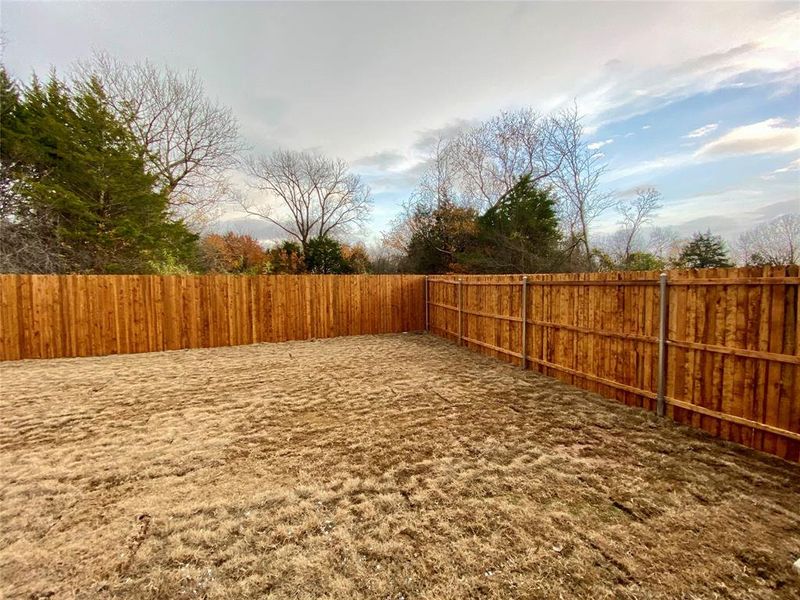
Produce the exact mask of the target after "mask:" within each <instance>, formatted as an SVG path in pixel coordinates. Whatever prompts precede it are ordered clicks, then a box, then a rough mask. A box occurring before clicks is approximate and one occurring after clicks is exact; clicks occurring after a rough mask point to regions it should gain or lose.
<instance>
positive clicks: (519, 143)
mask: <svg viewBox="0 0 800 600" xmlns="http://www.w3.org/2000/svg"><path fill="white" fill-rule="evenodd" d="M566 133H567V130H566V129H565V123H564V122H563V121H562V120H561V119H560V118H558V117H545V116H542V115H539V114H538V113H536V112H534V111H533V110H532V109H530V108H523V109H519V110H516V111H510V112H502V113H500V114H499V115H497V116H495V117H492V118H491V119H489V120H487V121H484V122H483V123H480V124H479V125H477V126H475V127H472V128H470V129H468V130H466V131H464V132H463V133H462V134H461V135H459V136H458V137H457V138H456V139H455V140H453V142H452V143H451V145H450V148H449V153H450V156H451V160H452V162H453V166H454V168H455V171H456V173H457V178H458V185H459V187H460V188H461V190H462V195H463V199H464V200H465V201H467V202H469V203H470V204H471V206H472V208H475V209H477V210H481V211H483V210H487V209H489V208H491V207H493V206H495V205H496V204H497V202H498V201H499V200H500V199H501V198H502V197H503V196H504V195H505V194H506V193H507V192H508V191H509V190H510V189H511V188H512V187H514V185H515V184H516V183H517V182H518V181H519V180H520V179H521V178H522V177H523V176H525V175H531V176H532V179H531V181H532V183H539V182H544V181H546V180H547V179H548V178H550V177H552V176H553V175H554V174H555V173H557V172H558V170H559V169H560V168H561V166H562V164H563V162H564V160H565V157H566V155H567V154H568V153H569V152H570V148H569V147H568V143H569V141H570V140H569V137H568V136H567V135H566Z"/></svg>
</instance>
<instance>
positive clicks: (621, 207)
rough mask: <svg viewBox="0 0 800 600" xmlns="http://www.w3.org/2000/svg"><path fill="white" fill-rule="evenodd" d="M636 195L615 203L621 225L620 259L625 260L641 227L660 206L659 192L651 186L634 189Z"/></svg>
mask: <svg viewBox="0 0 800 600" xmlns="http://www.w3.org/2000/svg"><path fill="white" fill-rule="evenodd" d="M635 193H636V196H634V197H633V198H629V199H624V200H621V201H620V203H619V204H618V205H617V210H618V211H619V214H620V221H619V224H620V225H621V226H622V230H621V231H622V241H623V245H622V248H621V250H622V252H621V257H620V258H621V260H622V262H625V261H626V260H627V259H628V257H629V256H630V255H631V252H633V250H634V244H635V243H636V241H637V238H638V236H639V234H640V233H641V230H642V227H643V226H645V225H647V224H648V223H650V222H651V221H652V220H653V217H655V216H656V211H657V210H658V209H659V208H661V192H659V191H658V190H657V189H655V188H653V187H641V188H637V189H636V190H635Z"/></svg>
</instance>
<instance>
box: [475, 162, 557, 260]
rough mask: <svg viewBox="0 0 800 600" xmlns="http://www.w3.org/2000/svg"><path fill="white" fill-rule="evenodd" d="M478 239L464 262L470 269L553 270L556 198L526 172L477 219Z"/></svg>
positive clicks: (555, 249)
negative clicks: (535, 182)
mask: <svg viewBox="0 0 800 600" xmlns="http://www.w3.org/2000/svg"><path fill="white" fill-rule="evenodd" d="M478 229H479V233H478V242H477V244H476V246H475V248H474V249H472V250H471V251H470V252H469V254H468V255H467V256H465V257H463V261H464V262H465V263H466V264H468V265H469V266H470V270H477V271H480V272H497V273H501V272H503V273H508V272H518V273H535V272H542V271H550V270H552V269H553V268H554V267H555V266H556V263H557V262H559V261H560V258H561V257H560V255H559V243H560V241H561V234H560V232H559V229H558V217H557V215H556V211H555V199H554V198H553V197H552V196H551V194H550V193H549V192H548V191H547V190H545V189H541V188H538V187H537V186H536V185H535V184H533V183H532V182H531V176H530V175H525V176H523V177H522V178H520V180H519V181H518V182H517V183H516V184H515V185H514V187H512V188H511V189H510V190H509V191H508V193H507V194H505V196H503V198H501V199H500V200H499V201H498V202H497V203H496V204H495V205H494V206H493V207H492V208H490V209H489V210H488V211H486V213H485V214H483V215H482V216H481V217H479V218H478Z"/></svg>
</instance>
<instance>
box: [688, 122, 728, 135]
mask: <svg viewBox="0 0 800 600" xmlns="http://www.w3.org/2000/svg"><path fill="white" fill-rule="evenodd" d="M717 127H719V123H709V124H708V125H703V126H702V127H698V128H697V129H695V130H693V131H690V132H689V133H687V134H686V135H685V136H683V137H685V138H700V137H703V136H706V135H708V134H709V133H711V132H712V131H714V130H715V129H716V128H717Z"/></svg>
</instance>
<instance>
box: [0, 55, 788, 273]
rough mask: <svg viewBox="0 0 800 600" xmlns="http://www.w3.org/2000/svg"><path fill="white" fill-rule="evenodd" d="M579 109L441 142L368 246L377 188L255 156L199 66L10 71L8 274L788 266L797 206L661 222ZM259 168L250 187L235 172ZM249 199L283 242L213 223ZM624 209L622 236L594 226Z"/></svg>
mask: <svg viewBox="0 0 800 600" xmlns="http://www.w3.org/2000/svg"><path fill="white" fill-rule="evenodd" d="M585 138H586V135H585V131H584V128H583V125H582V122H581V117H580V114H579V112H578V110H577V107H575V106H573V107H571V108H569V109H566V110H562V111H560V112H558V113H555V114H552V115H542V114H539V113H536V112H535V111H533V110H532V109H530V108H524V109H519V110H515V111H507V112H502V113H500V114H498V115H496V116H494V117H492V118H489V119H487V120H485V121H483V122H480V123H476V124H474V125H472V126H471V127H466V128H464V129H462V130H461V131H460V132H458V133H457V134H455V135H453V136H451V137H450V138H440V139H438V140H437V141H436V142H435V143H434V144H433V145H432V147H431V150H430V156H429V157H428V160H427V161H425V170H424V171H423V173H422V175H421V177H420V179H419V181H418V184H417V186H416V188H415V190H414V192H413V194H412V195H411V197H410V198H409V199H408V200H407V201H406V202H405V203H404V204H403V206H402V209H401V211H400V214H398V215H397V217H396V218H395V219H394V220H393V221H392V223H391V225H390V227H389V228H388V230H387V231H385V232H383V234H382V238H383V239H382V246H381V247H380V248H379V249H373V250H372V251H371V252H369V253H368V252H367V250H366V249H365V247H364V246H363V244H358V243H356V244H353V243H347V240H352V239H355V237H356V235H357V234H358V233H359V231H361V229H362V228H363V226H364V224H365V223H366V222H367V219H368V217H369V214H370V209H371V206H372V197H371V192H370V189H369V187H368V186H367V185H366V184H365V182H364V181H363V180H362V178H361V177H360V176H359V175H358V174H357V173H354V172H353V171H352V170H351V168H350V166H349V165H348V164H347V163H346V162H345V161H343V160H340V159H335V158H330V157H326V156H323V155H321V154H318V153H313V152H299V151H293V150H276V151H274V152H272V153H269V154H261V155H259V154H254V153H252V152H250V150H249V148H247V147H246V146H245V144H244V143H243V142H242V139H241V136H240V131H239V125H238V122H237V120H236V118H235V116H234V115H233V113H232V111H231V110H230V108H228V107H226V106H224V105H222V104H220V103H218V102H216V101H214V100H212V99H210V98H209V96H208V94H207V93H206V92H205V89H204V87H203V83H202V81H201V80H200V79H199V77H198V76H197V74H196V73H194V72H177V71H174V70H171V69H169V68H160V67H156V66H154V65H152V64H150V63H148V62H144V63H135V64H127V63H123V62H120V61H117V60H115V59H112V58H111V57H109V56H108V55H105V54H97V55H95V56H93V57H92V58H91V59H90V60H89V61H87V62H85V63H81V64H79V65H77V68H76V69H75V75H74V76H73V77H71V78H70V79H69V80H65V79H61V78H59V77H58V76H57V75H56V74H55V73H51V74H50V76H49V77H48V78H47V80H46V81H41V80H39V79H38V78H37V77H36V76H33V77H32V78H31V80H30V82H28V83H27V84H23V83H20V82H17V81H14V80H13V78H12V77H11V76H10V75H9V74H8V73H7V72H6V70H5V69H4V68H2V67H0V193H1V194H2V196H1V197H0V271H3V272H33V273H73V272H78V273H188V272H225V273H363V272H399V271H403V272H419V273H445V272H464V273H509V272H557V271H587V270H589V271H596V270H644V269H647V270H649V269H662V268H665V267H697V268H700V267H714V266H730V265H732V264H733V263H734V260H735V261H736V262H738V263H740V264H770V265H774V264H790V263H797V262H798V260H800V257H798V254H799V253H800V250H798V248H800V242H798V238H799V237H800V217H798V215H796V214H794V215H791V214H790V215H784V216H782V217H780V218H778V219H776V220H774V221H772V222H770V223H767V224H764V225H760V226H758V227H757V228H755V229H753V230H751V231H749V232H746V233H745V234H743V235H742V236H741V237H740V239H739V240H738V244H737V246H736V247H735V248H734V253H735V256H732V254H731V251H730V249H729V248H728V247H727V245H726V243H725V242H724V240H722V238H720V237H719V236H715V235H713V234H712V233H711V232H705V233H697V234H696V235H695V236H694V237H693V238H692V239H689V240H686V239H683V238H682V237H681V236H679V235H678V234H677V233H676V232H675V230H673V229H670V228H664V227H656V226H655V223H656V222H657V220H658V211H659V209H661V208H662V196H661V194H660V192H659V191H658V190H656V189H654V188H652V187H639V188H636V189H634V190H631V191H629V192H627V193H625V194H619V193H616V192H613V191H609V190H607V189H605V188H603V186H602V179H603V175H604V173H605V170H606V165H605V163H604V162H603V156H602V153H600V152H599V151H598V150H597V149H596V148H594V147H593V146H592V145H591V144H588V143H587V142H586V139H585ZM236 171H239V172H244V173H246V175H247V177H248V180H247V186H248V189H246V190H242V189H240V188H239V187H237V186H236V185H234V184H233V183H232V179H231V175H232V173H234V172H236ZM224 203H228V204H231V203H233V204H235V205H238V206H239V207H240V209H241V210H242V211H243V212H244V213H246V214H248V215H250V216H252V217H254V218H257V219H260V220H261V221H263V222H264V223H266V224H268V225H269V227H270V228H271V229H272V231H274V235H272V236H271V241H270V242H269V244H263V243H262V242H261V241H259V240H256V239H254V238H253V237H251V236H249V235H245V234H242V233H236V232H230V231H229V232H226V233H212V232H210V228H209V227H208V225H209V224H210V223H213V221H214V219H215V217H217V216H218V214H219V211H220V207H221V206H222V205H223V204H224ZM608 211H615V212H616V214H617V216H618V230H617V231H615V232H614V233H612V234H610V235H599V234H598V233H596V232H595V231H594V228H595V224H596V222H597V220H598V218H599V217H600V216H601V215H607V214H608Z"/></svg>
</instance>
